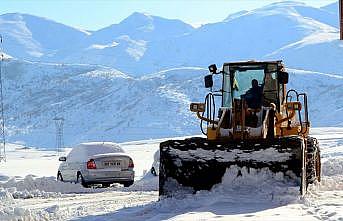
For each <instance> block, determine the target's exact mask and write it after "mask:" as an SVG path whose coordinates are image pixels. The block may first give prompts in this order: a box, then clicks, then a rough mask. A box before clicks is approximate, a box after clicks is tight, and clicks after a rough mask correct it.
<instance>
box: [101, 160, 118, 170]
mask: <svg viewBox="0 0 343 221" xmlns="http://www.w3.org/2000/svg"><path fill="white" fill-rule="evenodd" d="M104 166H106V167H114V168H120V166H121V162H120V161H119V160H118V161H106V162H104Z"/></svg>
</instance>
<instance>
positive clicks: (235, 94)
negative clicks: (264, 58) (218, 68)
mask: <svg viewBox="0 0 343 221" xmlns="http://www.w3.org/2000/svg"><path fill="white" fill-rule="evenodd" d="M223 71H224V78H223V106H224V107H232V100H233V99H234V98H237V99H241V98H242V97H243V96H246V95H247V94H249V91H251V89H252V87H253V86H252V81H253V80H257V82H258V87H259V88H260V90H261V91H262V88H263V85H264V75H265V73H264V67H262V66H251V67H250V66H245V67H233V68H232V67H229V65H225V66H224V69H223Z"/></svg>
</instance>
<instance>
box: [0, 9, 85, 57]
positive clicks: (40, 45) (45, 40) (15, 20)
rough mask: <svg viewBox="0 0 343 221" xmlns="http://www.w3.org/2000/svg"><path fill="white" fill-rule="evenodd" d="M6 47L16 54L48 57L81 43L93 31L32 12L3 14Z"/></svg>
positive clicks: (1, 25)
mask: <svg viewBox="0 0 343 221" xmlns="http://www.w3.org/2000/svg"><path fill="white" fill-rule="evenodd" d="M0 33H1V34H2V36H3V40H4V43H3V47H4V49H5V51H6V52H8V53H9V54H11V55H12V56H13V57H16V58H22V59H31V60H44V59H48V58H50V57H53V56H55V54H56V52H57V51H59V50H61V49H64V48H68V47H70V46H71V45H74V44H77V43H78V42H79V41H80V40H82V39H83V38H85V37H86V36H87V35H88V34H89V33H87V32H85V31H81V30H78V29H75V28H72V27H69V26H66V25H63V24H60V23H57V22H54V21H52V20H49V19H45V18H41V17H36V16H32V15H28V14H20V13H8V14H3V15H0Z"/></svg>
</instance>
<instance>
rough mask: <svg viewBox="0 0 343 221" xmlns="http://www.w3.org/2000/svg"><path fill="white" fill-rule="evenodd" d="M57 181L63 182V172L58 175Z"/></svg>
mask: <svg viewBox="0 0 343 221" xmlns="http://www.w3.org/2000/svg"><path fill="white" fill-rule="evenodd" d="M57 181H61V182H63V177H62V174H61V172H58V173H57Z"/></svg>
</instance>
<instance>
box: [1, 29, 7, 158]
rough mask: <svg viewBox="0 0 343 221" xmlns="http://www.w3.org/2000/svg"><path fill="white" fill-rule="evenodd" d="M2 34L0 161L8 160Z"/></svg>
mask: <svg viewBox="0 0 343 221" xmlns="http://www.w3.org/2000/svg"><path fill="white" fill-rule="evenodd" d="M2 42H3V39H2V35H1V34H0V56H1V58H0V111H1V113H0V117H1V119H0V121H1V123H0V136H1V137H0V139H1V141H0V162H1V161H2V160H3V161H6V137H5V118H4V96H3V83H2V80H3V75H2V62H3V61H4V52H3V46H2Z"/></svg>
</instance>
